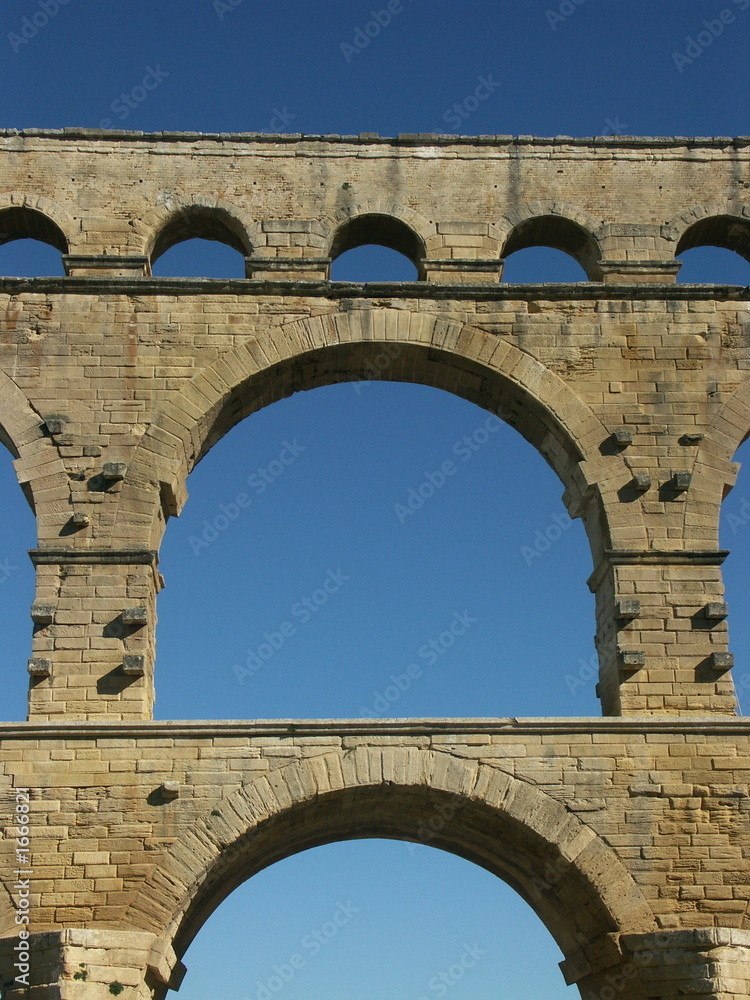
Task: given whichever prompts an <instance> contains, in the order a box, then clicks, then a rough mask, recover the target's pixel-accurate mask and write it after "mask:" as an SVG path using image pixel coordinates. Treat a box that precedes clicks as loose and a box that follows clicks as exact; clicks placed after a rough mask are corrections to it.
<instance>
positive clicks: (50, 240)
mask: <svg viewBox="0 0 750 1000" xmlns="http://www.w3.org/2000/svg"><path fill="white" fill-rule="evenodd" d="M67 252H68V241H67V239H66V238H65V234H64V233H63V231H62V230H61V229H60V227H59V226H57V225H56V224H55V223H54V222H53V221H52V220H51V219H49V218H48V217H47V216H46V215H44V214H43V213H42V212H38V211H36V209H32V208H5V209H2V210H1V211H0V274H3V275H6V276H8V277H24V278H25V277H37V276H39V275H58V274H64V273H65V272H64V269H63V264H62V257H61V255H62V254H64V253H67Z"/></svg>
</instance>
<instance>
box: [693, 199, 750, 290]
mask: <svg viewBox="0 0 750 1000" xmlns="http://www.w3.org/2000/svg"><path fill="white" fill-rule="evenodd" d="M675 256H677V257H679V258H680V259H681V260H682V267H681V268H680V271H679V274H678V277H677V280H678V281H681V282H683V283H710V284H727V285H734V284H737V285H743V286H744V285H748V284H750V222H748V220H747V219H742V218H738V217H736V216H732V215H716V216H711V217H710V218H707V219H701V220H700V221H699V222H696V223H694V224H693V225H692V226H690V227H689V228H688V229H687V230H685V232H684V233H683V234H682V236H681V238H680V240H679V242H678V244H677V250H676V252H675Z"/></svg>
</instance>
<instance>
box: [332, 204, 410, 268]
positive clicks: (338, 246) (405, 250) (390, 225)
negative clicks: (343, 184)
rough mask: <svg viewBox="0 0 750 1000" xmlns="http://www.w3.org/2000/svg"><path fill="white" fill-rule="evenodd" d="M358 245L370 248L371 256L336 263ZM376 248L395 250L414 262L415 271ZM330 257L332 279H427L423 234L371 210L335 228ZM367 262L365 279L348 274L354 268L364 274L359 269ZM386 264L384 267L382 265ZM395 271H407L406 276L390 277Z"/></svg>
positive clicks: (392, 255)
mask: <svg viewBox="0 0 750 1000" xmlns="http://www.w3.org/2000/svg"><path fill="white" fill-rule="evenodd" d="M358 247H362V248H367V249H368V251H371V255H370V256H369V257H368V256H364V257H363V256H362V255H361V254H360V255H355V256H354V257H352V263H351V264H349V266H347V264H346V262H343V263H342V264H341V265H338V264H337V263H336V262H337V260H338V258H340V257H341V256H342V255H343V254H346V253H347V252H348V251H354V250H356V249H357V248H358ZM375 247H384V248H386V249H388V250H391V251H395V253H396V254H400V255H401V257H404V258H406V260H407V261H409V262H411V264H412V266H413V268H414V269H415V272H416V274H414V272H410V271H409V270H407V264H406V262H404V261H399V260H398V258H396V257H395V256H394V254H393V253H391V254H388V255H385V254H383V253H381V252H378V251H375V250H374V248H375ZM330 257H331V260H332V262H333V263H332V265H331V278H332V280H335V281H354V280H370V281H373V280H376V281H408V280H414V277H415V276H416V279H417V280H422V279H423V278H424V257H425V248H424V244H423V242H422V240H421V239H420V237H419V236H418V235H417V234H416V233H415V232H414V230H413V229H411V228H410V227H409V226H407V225H406V223H404V222H401V220H400V219H394V218H393V217H392V216H390V215H379V214H376V213H370V214H367V215H358V216H356V217H355V218H353V219H350V220H349V221H348V222H345V223H343V225H341V226H339V228H338V229H337V230H336V234H335V236H334V238H333V242H332V244H331V250H330ZM363 263H364V268H365V271H364V272H363V273H366V274H367V275H368V277H367V278H365V279H358V278H353V277H349V273H351V271H352V267H354V269H355V273H361V271H360V269H361V268H362V266H363ZM384 263H385V269H383V264H384ZM392 274H404V275H405V276H404V277H391V275H392Z"/></svg>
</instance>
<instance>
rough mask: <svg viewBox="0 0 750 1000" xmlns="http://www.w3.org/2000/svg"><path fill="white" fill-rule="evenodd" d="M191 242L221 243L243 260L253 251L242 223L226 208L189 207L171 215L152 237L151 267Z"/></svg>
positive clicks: (150, 250)
mask: <svg viewBox="0 0 750 1000" xmlns="http://www.w3.org/2000/svg"><path fill="white" fill-rule="evenodd" d="M192 239H201V240H214V241H216V242H218V243H224V244H226V246H229V247H231V248H232V249H233V250H236V251H237V252H238V253H241V254H242V255H243V256H245V257H246V256H249V255H250V254H251V253H252V249H253V248H252V245H251V243H250V240H249V238H248V235H247V232H246V231H245V228H244V226H243V225H242V223H241V222H240V221H239V219H237V218H236V217H235V216H234V215H232V214H231V213H230V212H228V211H227V210H226V209H225V208H222V207H220V206H216V205H214V206H207V205H195V204H189V205H183V206H182V207H181V208H178V209H176V210H175V211H173V212H172V213H171V214H170V215H169V216H168V218H167V219H166V220H165V221H164V222H163V223H162V225H161V226H160V227H159V228H158V230H157V231H156V232H155V233H154V234H153V236H152V240H151V244H150V246H149V248H148V251H147V252H148V256H149V257H150V259H151V263H152V264H153V262H154V261H156V260H158V259H159V257H161V255H162V254H163V253H166V251H167V250H169V249H170V248H171V247H173V246H175V244H177V243H183V242H184V241H185V240H192Z"/></svg>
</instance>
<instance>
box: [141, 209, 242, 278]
mask: <svg viewBox="0 0 750 1000" xmlns="http://www.w3.org/2000/svg"><path fill="white" fill-rule="evenodd" d="M178 244H179V246H178ZM214 244H222V245H221V246H215V245H214ZM251 250H252V248H251V246H250V243H249V240H248V238H247V234H246V233H245V231H244V229H243V227H242V225H241V223H240V222H239V221H238V220H237V219H235V218H234V217H233V216H231V215H230V214H229V213H228V212H226V211H224V210H223V209H218V208H206V207H202V206H198V205H191V206H189V207H185V208H182V209H180V211H179V212H176V213H175V214H174V215H173V216H172V217H171V218H170V219H169V220H168V221H167V222H166V223H165V224H164V225H163V226H162V227H161V229H160V230H159V232H158V233H157V235H156V238H155V240H154V244H153V248H152V250H151V266H152V271H153V273H154V274H155V275H157V276H161V277H177V276H179V277H240V278H241V277H244V274H245V268H244V258H245V257H246V256H248V255H249V254H250V253H251ZM157 262H158V264H157ZM207 272H208V273H207Z"/></svg>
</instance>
